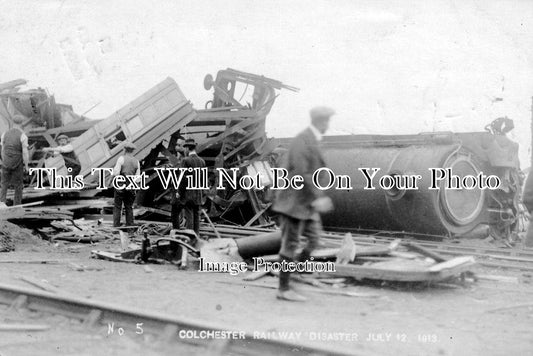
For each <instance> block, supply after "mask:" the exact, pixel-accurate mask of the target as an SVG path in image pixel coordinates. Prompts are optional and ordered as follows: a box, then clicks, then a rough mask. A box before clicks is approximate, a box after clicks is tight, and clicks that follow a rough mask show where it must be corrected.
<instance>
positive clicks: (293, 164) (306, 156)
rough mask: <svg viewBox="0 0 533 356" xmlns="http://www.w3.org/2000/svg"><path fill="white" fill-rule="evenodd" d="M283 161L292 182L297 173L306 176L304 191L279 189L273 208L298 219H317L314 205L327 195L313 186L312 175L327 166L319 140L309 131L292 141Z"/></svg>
mask: <svg viewBox="0 0 533 356" xmlns="http://www.w3.org/2000/svg"><path fill="white" fill-rule="evenodd" d="M282 162H283V163H282V167H283V168H285V169H287V171H288V173H289V174H288V177H289V179H290V177H293V176H294V175H297V174H298V175H301V176H302V177H303V179H304V182H303V188H302V189H300V190H297V189H293V188H289V189H286V190H278V191H277V192H276V199H275V202H274V205H273V207H272V209H273V210H274V211H276V212H278V213H281V214H284V215H287V216H290V217H293V218H295V219H300V220H310V219H312V220H318V219H319V215H318V213H317V212H316V211H315V210H314V209H313V207H312V206H311V203H312V202H313V201H314V200H315V199H317V198H319V197H321V196H323V195H324V192H323V191H321V190H319V189H318V188H317V187H316V186H315V185H314V184H313V181H312V176H313V173H314V172H315V171H316V170H318V169H319V168H322V167H325V162H324V158H323V156H322V153H321V152H320V149H319V147H318V140H317V139H316V137H315V135H314V133H313V131H311V129H310V128H307V129H305V130H304V131H302V132H301V133H299V134H298V135H297V136H296V137H295V138H294V139H293V141H292V142H291V145H290V147H289V151H288V152H287V153H286V154H285V157H284V158H283V160H282Z"/></svg>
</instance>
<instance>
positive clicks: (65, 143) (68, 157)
mask: <svg viewBox="0 0 533 356" xmlns="http://www.w3.org/2000/svg"><path fill="white" fill-rule="evenodd" d="M69 140H70V139H69V137H68V136H67V135H59V136H58V137H57V143H58V144H59V146H57V147H45V148H43V151H44V152H53V153H54V154H55V155H57V154H61V155H62V156H63V159H64V160H65V167H67V172H68V173H67V174H68V175H71V176H73V177H75V176H77V175H78V174H80V171H81V163H80V161H79V159H78V157H77V156H76V154H75V153H74V147H72V145H71V144H70V143H69ZM69 169H70V170H69Z"/></svg>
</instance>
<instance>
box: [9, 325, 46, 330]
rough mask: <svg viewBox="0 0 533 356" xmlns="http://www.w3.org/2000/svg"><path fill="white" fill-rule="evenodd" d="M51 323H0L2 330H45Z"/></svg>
mask: <svg viewBox="0 0 533 356" xmlns="http://www.w3.org/2000/svg"><path fill="white" fill-rule="evenodd" d="M48 329H50V325H44V324H0V331H44V330H48Z"/></svg>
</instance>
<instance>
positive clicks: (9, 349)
mask: <svg viewBox="0 0 533 356" xmlns="http://www.w3.org/2000/svg"><path fill="white" fill-rule="evenodd" d="M117 248H118V242H108V243H100V244H97V245H93V246H88V245H78V244H69V243H65V244H63V243H61V244H55V245H54V244H50V243H48V242H45V241H42V240H38V239H36V238H35V239H32V240H31V241H24V243H20V241H19V243H18V244H17V250H16V251H14V252H6V253H1V254H0V266H1V267H0V283H5V284H14V285H20V286H25V287H29V285H28V284H27V283H26V282H24V281H22V280H21V279H20V277H23V276H26V277H32V278H35V279H38V280H40V281H43V282H48V283H50V284H51V285H52V286H55V287H57V288H58V289H60V290H62V291H65V292H68V293H71V294H75V295H78V296H80V297H86V298H91V299H93V300H99V301H105V302H109V303H116V304H120V305H124V306H131V307H137V308H141V309H143V310H146V311H158V312H162V313H165V314H168V315H172V316H176V317H184V318H188V319H195V320H198V321H205V322H208V323H210V324H217V325H224V326H226V327H227V328H229V329H233V330H238V331H241V330H242V331H248V332H252V333H255V336H256V337H258V338H265V337H270V338H275V337H279V335H281V334H280V333H285V334H283V335H285V336H286V337H289V338H294V339H295V340H297V341H299V342H302V343H312V344H316V345H322V346H328V345H332V346H334V347H337V348H342V349H343V350H347V351H348V352H350V353H353V354H354V355H519V354H520V355H525V354H527V353H528V352H530V350H532V349H533V338H532V337H531V335H530V333H529V329H530V327H531V325H532V322H533V304H531V297H532V294H533V285H532V280H531V274H528V273H525V272H518V271H505V270H500V269H489V268H482V267H475V272H479V273H483V274H496V275H505V276H513V277H517V279H518V282H511V281H508V282H497V281H478V282H476V283H470V284H467V285H466V286H451V285H445V286H433V287H416V288H413V287H412V286H411V287H410V288H409V287H407V286H390V285H388V286H381V285H359V286H355V287H352V288H353V289H352V290H356V291H358V292H360V293H361V296H360V297H353V296H338V295H326V294H319V293H312V292H305V293H306V295H307V296H308V297H309V300H308V301H307V302H306V303H301V304H298V303H288V302H282V301H279V300H276V299H275V289H270V288H268V287H270V286H275V285H276V280H275V278H273V277H265V278H263V279H262V280H260V281H259V284H262V285H264V286H266V288H260V287H255V286H251V285H250V284H249V283H244V282H242V275H237V276H230V275H229V274H221V273H199V272H197V270H195V269H194V267H191V269H190V270H187V271H180V270H178V269H177V268H176V267H175V266H172V265H150V266H149V268H148V269H147V268H145V266H143V265H136V264H127V263H116V262H109V261H103V260H96V259H91V258H90V250H92V249H99V250H106V249H109V250H113V249H117ZM15 259H18V260H32V259H49V260H50V259H52V260H53V259H57V260H60V261H61V262H60V263H57V264H24V263H2V261H8V260H15ZM72 263H74V264H77V265H83V266H85V267H87V268H86V269H85V270H84V271H79V270H77V269H76V268H75V267H74V266H73V265H72ZM300 288H304V289H305V287H300ZM527 303H529V305H530V307H527V306H522V307H520V305H521V304H527ZM510 306H516V307H513V308H507V309H501V310H498V309H499V308H506V307H510ZM3 315H4V322H6V323H7V322H8V321H9V320H10V319H9V318H12V316H10V315H6V314H5V313H4V314H3ZM16 317H21V318H28V316H24V315H23V316H21V315H17V316H16ZM43 318H44V319H43ZM50 318H51V319H50ZM13 320H16V318H15V319H13ZM24 320H26V319H24ZM31 320H34V321H33V322H32V323H39V324H42V323H46V322H48V323H51V325H52V329H50V330H48V331H44V332H24V333H23V332H19V333H13V332H9V333H6V332H0V335H1V337H0V355H2V356H6V355H36V354H42V355H52V354H54V355H55V354H61V355H74V354H76V355H94V354H102V355H104V354H105V355H107V354H109V355H113V354H116V355H121V354H129V355H137V354H139V355H140V354H143V355H152V354H168V353H174V354H195V353H198V351H197V350H195V349H194V348H192V349H188V350H185V351H184V350H181V352H180V350H178V349H175V346H173V345H160V344H158V343H156V342H153V341H154V340H151V339H150V337H149V333H146V335H136V334H135V325H122V327H123V328H124V330H125V334H124V336H118V334H116V333H115V334H112V335H109V334H108V330H107V327H101V328H99V329H97V330H94V332H91V333H87V332H86V331H83V330H77V329H76V326H74V327H73V326H71V325H68V323H69V321H68V320H66V321H65V320H63V321H60V322H57V321H56V320H55V319H54V317H53V316H42V315H40V316H33V319H31ZM139 322H142V321H139ZM117 326H118V325H117ZM37 350H38V352H37V353H35V352H36V351H37ZM34 351H35V352H34Z"/></svg>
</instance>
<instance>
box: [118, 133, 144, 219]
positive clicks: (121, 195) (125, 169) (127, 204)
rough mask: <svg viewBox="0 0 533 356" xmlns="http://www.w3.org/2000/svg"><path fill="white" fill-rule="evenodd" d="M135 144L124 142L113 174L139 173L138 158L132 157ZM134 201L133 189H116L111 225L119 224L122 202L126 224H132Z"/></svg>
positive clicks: (137, 174)
mask: <svg viewBox="0 0 533 356" xmlns="http://www.w3.org/2000/svg"><path fill="white" fill-rule="evenodd" d="M133 151H135V145H134V144H133V143H130V142H128V143H126V144H125V145H124V154H123V155H122V156H120V157H119V158H118V160H117V163H116V165H115V168H113V175H114V176H119V175H120V176H127V175H136V176H139V175H140V174H141V166H140V164H139V160H138V159H137V158H135V157H133ZM134 202H135V190H129V189H116V188H115V196H114V206H113V226H114V227H119V226H120V217H121V215H122V204H124V210H125V211H126V226H133V203H134Z"/></svg>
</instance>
